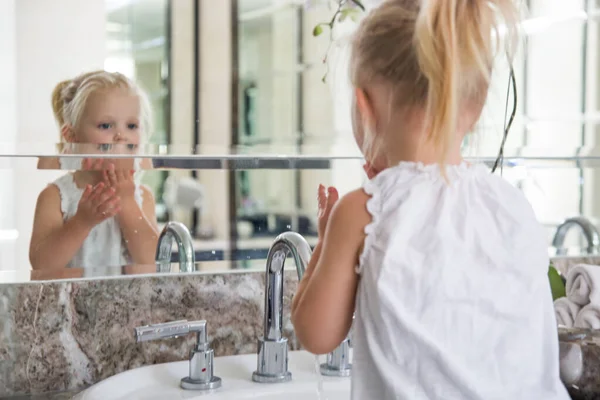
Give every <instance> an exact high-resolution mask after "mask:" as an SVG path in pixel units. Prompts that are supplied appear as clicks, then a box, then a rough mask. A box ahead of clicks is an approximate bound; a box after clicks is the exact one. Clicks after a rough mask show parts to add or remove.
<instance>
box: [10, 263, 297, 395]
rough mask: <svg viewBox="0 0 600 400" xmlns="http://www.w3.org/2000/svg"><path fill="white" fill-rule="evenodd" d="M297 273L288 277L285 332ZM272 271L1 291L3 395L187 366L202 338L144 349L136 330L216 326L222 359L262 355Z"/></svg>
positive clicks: (214, 339)
mask: <svg viewBox="0 0 600 400" xmlns="http://www.w3.org/2000/svg"><path fill="white" fill-rule="evenodd" d="M296 287H297V278H296V272H295V271H289V272H286V281H285V285H284V324H285V325H284V328H285V336H286V337H288V339H289V340H290V342H289V343H290V347H291V348H292V349H297V348H298V345H297V342H296V340H295V337H294V336H293V328H292V325H291V323H290V321H289V313H290V311H289V307H290V304H291V297H292V295H293V293H295V291H296ZM263 310H264V273H261V272H251V273H230V274H221V275H186V276H181V275H170V276H156V277H136V278H126V279H103V280H86V281H59V282H44V283H25V284H18V285H1V286H0V398H2V397H7V396H16V395H26V394H37V393H49V392H56V391H66V390H75V389H81V388H85V387H87V386H90V385H92V384H94V383H96V382H99V381H101V380H103V379H106V378H108V377H110V376H112V375H115V374H117V373H119V372H122V371H126V370H129V369H132V368H136V367H139V366H141V365H149V364H157V363H164V362H170V361H180V360H185V359H187V357H188V352H189V350H190V349H191V348H192V345H193V343H194V336H193V335H188V337H185V338H178V339H165V340H160V341H154V342H145V343H143V344H137V343H136V342H135V340H134V334H133V329H134V328H135V327H136V326H141V325H148V324H153V323H161V322H168V321H174V320H180V319H187V320H198V319H206V320H207V322H208V334H209V339H210V341H211V346H212V347H213V349H214V350H215V356H223V355H232V354H246V353H253V352H255V351H256V343H257V338H258V337H259V336H260V335H261V334H262V329H263V318H264V314H263Z"/></svg>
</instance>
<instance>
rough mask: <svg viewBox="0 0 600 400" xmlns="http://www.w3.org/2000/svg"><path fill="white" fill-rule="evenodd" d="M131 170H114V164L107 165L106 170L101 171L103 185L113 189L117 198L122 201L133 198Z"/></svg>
mask: <svg viewBox="0 0 600 400" xmlns="http://www.w3.org/2000/svg"><path fill="white" fill-rule="evenodd" d="M133 173H134V171H132V170H124V169H116V167H115V165H114V164H112V163H111V164H109V166H108V169H105V170H104V171H103V174H104V183H105V184H106V185H107V186H110V187H111V188H114V189H115V192H116V194H117V196H119V197H120V198H121V199H122V200H123V201H128V200H131V199H133V198H134V194H135V182H134V181H133Z"/></svg>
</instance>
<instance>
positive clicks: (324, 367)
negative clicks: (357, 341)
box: [320, 338, 352, 377]
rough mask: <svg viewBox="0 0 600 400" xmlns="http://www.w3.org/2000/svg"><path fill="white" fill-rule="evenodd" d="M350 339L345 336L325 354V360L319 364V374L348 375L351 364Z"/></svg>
mask: <svg viewBox="0 0 600 400" xmlns="http://www.w3.org/2000/svg"><path fill="white" fill-rule="evenodd" d="M350 347H351V344H350V339H349V338H346V339H344V341H343V342H342V343H341V344H340V345H339V346H338V347H336V348H335V350H333V351H332V352H331V353H329V354H327V362H326V363H324V364H321V368H320V370H321V375H325V376H339V377H345V376H350V374H351V372H352V364H351V363H350Z"/></svg>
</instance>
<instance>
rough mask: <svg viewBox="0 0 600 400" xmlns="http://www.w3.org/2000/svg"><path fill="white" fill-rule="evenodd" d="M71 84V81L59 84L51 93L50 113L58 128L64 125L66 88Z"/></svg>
mask: <svg viewBox="0 0 600 400" xmlns="http://www.w3.org/2000/svg"><path fill="white" fill-rule="evenodd" d="M70 84H71V80H66V81H62V82H60V83H59V84H58V85H56V87H55V88H54V90H53V91H52V111H53V112H54V119H56V122H57V123H58V126H59V128H62V127H63V126H64V125H65V95H64V92H65V90H66V88H67V87H68V86H69V85H70Z"/></svg>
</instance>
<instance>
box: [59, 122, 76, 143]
mask: <svg viewBox="0 0 600 400" xmlns="http://www.w3.org/2000/svg"><path fill="white" fill-rule="evenodd" d="M60 134H61V135H62V137H63V139H64V140H65V142H67V143H73V142H74V141H75V135H74V134H73V127H71V126H70V125H64V126H63V127H62V129H61V130H60Z"/></svg>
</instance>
